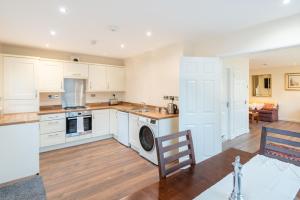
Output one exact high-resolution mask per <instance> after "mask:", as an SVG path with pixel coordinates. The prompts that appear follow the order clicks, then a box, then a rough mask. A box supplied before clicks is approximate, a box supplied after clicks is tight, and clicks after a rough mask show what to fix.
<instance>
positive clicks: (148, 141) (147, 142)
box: [139, 126, 155, 151]
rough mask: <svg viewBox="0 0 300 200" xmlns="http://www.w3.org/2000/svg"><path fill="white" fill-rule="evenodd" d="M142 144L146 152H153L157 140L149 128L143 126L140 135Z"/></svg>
mask: <svg viewBox="0 0 300 200" xmlns="http://www.w3.org/2000/svg"><path fill="white" fill-rule="evenodd" d="M139 138H140V144H141V146H142V148H143V149H144V150H145V151H151V150H153V148H154V145H155V138H154V134H153V132H152V130H151V129H150V128H149V127H148V126H142V127H141V128H140V133H139Z"/></svg>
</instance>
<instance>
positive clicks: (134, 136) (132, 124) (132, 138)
mask: <svg viewBox="0 0 300 200" xmlns="http://www.w3.org/2000/svg"><path fill="white" fill-rule="evenodd" d="M138 119H139V117H138V116H137V115H134V114H129V127H128V129H129V143H130V147H131V148H132V149H134V150H136V151H139V146H140V145H139V144H140V143H139V126H138Z"/></svg>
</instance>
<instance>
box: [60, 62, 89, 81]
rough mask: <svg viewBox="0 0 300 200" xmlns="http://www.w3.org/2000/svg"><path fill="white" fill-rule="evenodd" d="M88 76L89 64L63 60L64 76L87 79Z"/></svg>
mask: <svg viewBox="0 0 300 200" xmlns="http://www.w3.org/2000/svg"><path fill="white" fill-rule="evenodd" d="M88 76H89V66H88V65H87V64H83V63H74V62H65V63H64V77H65V78H80V79H87V78H88Z"/></svg>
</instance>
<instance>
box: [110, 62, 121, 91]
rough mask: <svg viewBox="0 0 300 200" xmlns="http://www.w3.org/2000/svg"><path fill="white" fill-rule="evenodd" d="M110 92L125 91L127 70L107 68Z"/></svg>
mask: <svg viewBox="0 0 300 200" xmlns="http://www.w3.org/2000/svg"><path fill="white" fill-rule="evenodd" d="M107 79H108V90H109V91H125V68H121V67H108V68H107Z"/></svg>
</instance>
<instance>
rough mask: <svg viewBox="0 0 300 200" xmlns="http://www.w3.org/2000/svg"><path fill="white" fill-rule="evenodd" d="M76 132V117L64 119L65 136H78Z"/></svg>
mask: <svg viewBox="0 0 300 200" xmlns="http://www.w3.org/2000/svg"><path fill="white" fill-rule="evenodd" d="M78 135H79V133H78V132H77V117H67V119H66V136H67V137H73V136H78Z"/></svg>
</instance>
